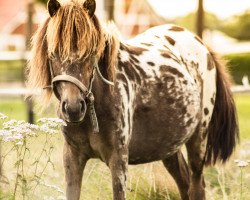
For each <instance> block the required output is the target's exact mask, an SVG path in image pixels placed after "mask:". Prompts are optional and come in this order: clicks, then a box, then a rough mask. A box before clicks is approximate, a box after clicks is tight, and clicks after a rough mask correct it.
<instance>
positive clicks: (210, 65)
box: [207, 53, 215, 70]
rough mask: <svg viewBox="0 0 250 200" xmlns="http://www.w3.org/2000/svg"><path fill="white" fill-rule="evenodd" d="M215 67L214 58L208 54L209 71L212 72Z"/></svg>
mask: <svg viewBox="0 0 250 200" xmlns="http://www.w3.org/2000/svg"><path fill="white" fill-rule="evenodd" d="M214 67H215V64H214V60H213V57H212V56H211V54H210V53H208V54H207V69H208V70H212V69H213V68H214Z"/></svg>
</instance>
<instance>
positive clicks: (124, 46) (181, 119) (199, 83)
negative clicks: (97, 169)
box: [28, 0, 238, 200]
mask: <svg viewBox="0 0 250 200" xmlns="http://www.w3.org/2000/svg"><path fill="white" fill-rule="evenodd" d="M95 6H96V5H95V1H94V0H87V1H85V2H84V3H83V4H82V3H79V2H77V1H71V2H69V3H67V4H64V5H61V4H60V3H59V2H57V1H56V0H50V1H49V2H48V11H49V14H50V17H49V18H48V19H47V20H46V22H45V23H44V24H43V25H42V26H41V27H40V29H39V30H38V32H37V33H36V35H35V37H34V40H33V47H32V52H33V54H32V58H31V60H30V65H29V81H28V82H29V85H30V86H31V87H32V88H41V87H45V88H46V89H45V97H49V96H50V95H51V94H52V92H54V94H55V95H56V97H57V98H58V100H59V107H58V115H59V117H61V118H62V119H64V120H65V121H66V122H67V126H66V127H63V133H64V136H65V147H64V167H65V174H66V183H67V191H66V195H67V199H69V200H78V199H79V198H80V189H81V182H82V176H83V170H84V167H85V165H86V163H87V161H88V160H89V159H91V158H99V159H101V160H102V161H103V162H105V163H106V164H107V166H108V167H109V168H110V170H111V174H112V183H113V195H114V199H116V200H118V199H119V200H122V199H125V193H126V173H127V166H128V164H140V163H147V162H152V161H157V160H162V161H163V163H164V165H165V167H166V168H167V170H168V171H169V173H170V174H171V175H172V176H173V178H174V179H175V181H176V183H177V186H178V188H179V191H180V194H181V197H182V199H197V200H202V199H205V190H204V188H205V185H204V179H203V173H202V172H203V167H204V165H205V164H214V163H215V162H216V161H222V162H225V161H226V160H227V159H228V158H229V157H230V155H231V154H232V152H233V150H234V148H235V144H236V140H237V137H238V125H237V117H236V111H235V105H234V101H233V97H232V94H231V92H230V87H229V86H230V85H229V77H228V74H227V73H226V71H225V69H224V66H223V65H222V64H221V63H220V62H219V60H218V59H217V58H216V56H215V55H214V54H213V53H211V52H210V51H209V50H208V49H207V47H206V46H205V45H204V44H203V43H202V42H201V40H199V39H198V38H197V37H196V36H195V35H193V34H192V33H190V32H189V31H187V30H185V29H183V28H181V27H178V26H175V25H162V26H158V27H155V28H151V29H149V30H147V31H146V32H145V33H142V34H141V35H139V36H137V37H136V38H134V39H132V40H129V41H126V42H123V41H119V39H118V37H117V36H116V35H115V34H114V33H112V31H111V30H110V28H108V27H106V28H105V27H104V25H102V24H100V22H99V20H98V19H97V17H96V16H95V14H94V12H95ZM111 81H112V82H113V83H112V82H111ZM49 85H52V87H51V88H49V87H48V86H49ZM184 144H185V145H186V147H187V154H188V164H187V163H186V161H185V159H184V158H183V155H182V153H181V151H180V149H181V147H182V146H183V145H184Z"/></svg>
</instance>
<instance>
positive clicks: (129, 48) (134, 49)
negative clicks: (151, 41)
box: [120, 43, 148, 56]
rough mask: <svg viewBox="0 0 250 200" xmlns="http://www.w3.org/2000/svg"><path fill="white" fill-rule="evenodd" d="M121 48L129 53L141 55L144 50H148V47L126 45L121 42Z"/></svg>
mask: <svg viewBox="0 0 250 200" xmlns="http://www.w3.org/2000/svg"><path fill="white" fill-rule="evenodd" d="M120 49H121V50H122V51H127V52H128V53H129V54H133V55H137V56H139V55H141V54H142V53H143V52H144V51H148V49H145V48H142V47H136V46H131V45H124V44H122V43H120Z"/></svg>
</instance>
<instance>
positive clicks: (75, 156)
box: [63, 142, 87, 200]
mask: <svg viewBox="0 0 250 200" xmlns="http://www.w3.org/2000/svg"><path fill="white" fill-rule="evenodd" d="M63 161H64V170H65V180H66V197H67V200H79V199H80V193H81V185H82V176H83V170H84V167H85V165H86V163H87V159H86V157H85V156H83V155H81V154H80V152H79V151H77V149H76V148H74V147H72V146H70V145H69V144H68V143H67V142H65V144H64V155H63Z"/></svg>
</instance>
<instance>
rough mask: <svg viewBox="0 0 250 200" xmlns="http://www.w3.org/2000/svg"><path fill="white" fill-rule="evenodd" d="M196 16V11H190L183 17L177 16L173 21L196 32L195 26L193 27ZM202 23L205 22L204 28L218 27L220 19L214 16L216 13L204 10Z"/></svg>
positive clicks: (212, 28)
mask: <svg viewBox="0 0 250 200" xmlns="http://www.w3.org/2000/svg"><path fill="white" fill-rule="evenodd" d="M196 16H197V14H196V13H190V14H188V15H186V16H184V17H179V18H177V19H176V20H175V22H174V23H176V24H178V25H180V26H183V27H185V28H187V29H188V30H190V31H193V32H196V28H195V22H196ZM204 24H205V28H207V29H210V30H214V29H218V28H219V26H220V21H219V19H218V18H217V17H216V15H214V14H212V13H208V12H206V13H205V22H204Z"/></svg>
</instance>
